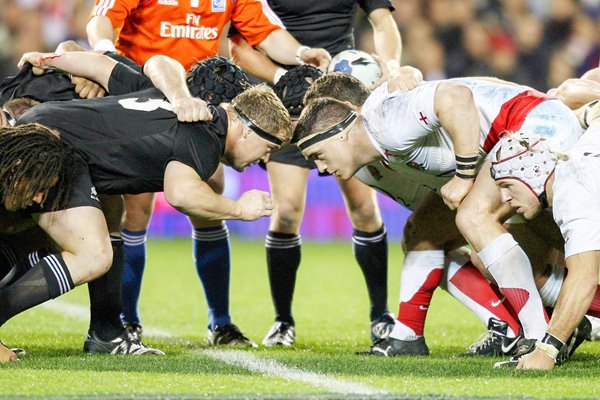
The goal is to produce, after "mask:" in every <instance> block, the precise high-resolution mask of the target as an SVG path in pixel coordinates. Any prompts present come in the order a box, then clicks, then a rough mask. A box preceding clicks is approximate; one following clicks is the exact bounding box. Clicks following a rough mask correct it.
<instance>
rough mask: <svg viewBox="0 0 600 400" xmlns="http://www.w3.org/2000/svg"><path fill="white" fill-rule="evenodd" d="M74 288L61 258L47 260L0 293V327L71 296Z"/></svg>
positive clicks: (48, 257)
mask: <svg viewBox="0 0 600 400" xmlns="http://www.w3.org/2000/svg"><path fill="white" fill-rule="evenodd" d="M74 286H75V285H74V284H73V280H72V279H71V274H70V273H69V270H68V269H67V266H66V265H65V261H64V260H63V258H62V256H61V255H60V254H52V255H49V256H47V257H44V258H43V259H41V260H40V261H39V262H38V263H36V264H35V265H34V266H33V267H32V268H31V269H30V270H29V271H27V273H25V275H23V277H21V279H19V280H18V281H16V282H15V283H13V284H12V285H11V286H8V287H6V288H4V289H2V290H0V304H2V307H0V325H2V324H4V323H5V322H6V321H8V320H9V319H10V318H12V317H13V316H15V315H17V314H19V313H21V312H23V311H25V310H28V309H30V308H31V307H34V306H37V305H38V304H41V303H43V302H45V301H48V300H50V299H54V298H56V297H58V296H60V295H61V294H64V293H66V292H68V291H69V290H71V289H73V287H74Z"/></svg>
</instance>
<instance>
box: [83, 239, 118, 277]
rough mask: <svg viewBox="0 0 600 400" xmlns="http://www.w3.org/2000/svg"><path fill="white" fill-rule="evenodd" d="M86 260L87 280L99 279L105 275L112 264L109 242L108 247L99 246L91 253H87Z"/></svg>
mask: <svg viewBox="0 0 600 400" xmlns="http://www.w3.org/2000/svg"><path fill="white" fill-rule="evenodd" d="M86 259H87V260H88V262H89V268H88V275H89V279H88V280H93V279H96V278H99V277H101V276H102V275H104V274H105V273H107V272H108V270H109V269H110V267H111V266H112V262H113V251H112V246H110V242H109V244H108V246H100V247H98V248H96V249H95V250H93V251H88V252H87V255H86Z"/></svg>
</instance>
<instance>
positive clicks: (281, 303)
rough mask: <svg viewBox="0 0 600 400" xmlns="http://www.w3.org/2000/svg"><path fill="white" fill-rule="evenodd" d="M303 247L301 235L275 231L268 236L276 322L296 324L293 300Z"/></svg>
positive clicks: (270, 281)
mask: <svg viewBox="0 0 600 400" xmlns="http://www.w3.org/2000/svg"><path fill="white" fill-rule="evenodd" d="M301 245H302V239H301V238H300V235H296V234H293V233H279V232H273V231H269V233H268V234H267V238H266V247H267V268H268V270H269V284H270V285H271V298H272V299H273V305H274V306H275V320H276V321H280V322H287V323H290V324H294V318H293V317H292V299H293V298H294V286H295V285H296V272H297V271H298V266H299V265H300V246H301Z"/></svg>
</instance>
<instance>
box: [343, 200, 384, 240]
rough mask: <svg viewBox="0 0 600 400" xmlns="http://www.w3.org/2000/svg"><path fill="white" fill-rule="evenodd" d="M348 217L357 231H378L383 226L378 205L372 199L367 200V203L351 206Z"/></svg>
mask: <svg viewBox="0 0 600 400" xmlns="http://www.w3.org/2000/svg"><path fill="white" fill-rule="evenodd" d="M348 216H349V217H350V220H351V221H352V226H353V227H354V228H355V229H358V230H361V231H365V232H373V231H376V230H377V229H379V228H380V227H381V225H382V224H383V220H382V219H381V215H380V213H379V208H378V207H377V203H375V202H373V201H372V200H371V199H365V201H362V202H360V203H358V204H352V205H349V206H348Z"/></svg>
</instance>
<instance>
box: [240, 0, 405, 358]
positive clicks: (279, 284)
mask: <svg viewBox="0 0 600 400" xmlns="http://www.w3.org/2000/svg"><path fill="white" fill-rule="evenodd" d="M268 3H269V5H270V6H271V8H272V9H273V11H274V12H275V13H276V14H277V15H278V16H279V17H280V18H281V20H282V21H283V23H284V24H285V26H286V28H287V29H288V31H289V32H290V33H291V34H292V35H293V36H294V37H295V38H296V39H298V40H300V42H301V43H303V44H306V45H307V46H315V47H323V48H326V49H327V51H329V52H330V54H331V55H332V56H333V55H335V54H337V53H339V52H340V51H342V50H347V49H352V48H354V36H353V22H354V17H355V15H356V11H357V9H358V7H360V8H362V9H363V10H364V11H365V13H366V14H367V16H368V18H369V21H370V22H371V25H372V26H373V28H374V29H373V33H374V41H375V48H376V51H377V53H378V55H379V56H380V57H381V58H382V59H383V61H384V62H385V63H386V64H387V67H388V69H389V72H388V76H389V77H390V78H395V77H397V76H398V75H399V74H401V70H400V55H401V52H402V44H401V38H400V34H399V31H398V28H397V26H396V23H395V22H394V19H393V18H392V15H391V12H390V11H391V10H393V9H394V8H393V6H392V2H391V1H389V0H341V1H340V0H307V1H302V2H299V1H294V0H269V1H268ZM231 41H232V43H233V47H232V54H233V56H234V59H235V60H236V62H237V63H238V64H239V65H240V66H241V67H242V68H244V69H245V70H246V71H248V72H250V73H251V74H253V75H256V76H257V77H259V78H261V79H264V80H266V81H272V82H274V83H277V81H278V79H279V78H280V77H281V76H282V75H283V74H284V73H285V69H283V68H280V67H277V66H276V65H274V64H273V63H271V62H268V60H267V61H265V59H266V57H265V56H264V55H262V54H260V53H257V52H255V51H254V50H253V49H252V48H251V47H250V46H249V45H248V44H247V43H246V42H245V41H244V40H243V38H242V37H241V35H233V36H232V37H231ZM300 54H301V51H300ZM296 111H297V110H296ZM292 112H294V110H292V109H290V113H292ZM313 168H315V165H314V163H313V162H312V161H307V160H305V159H304V157H303V156H302V155H301V154H300V152H299V151H298V150H297V149H295V148H293V146H292V147H289V148H287V149H284V150H283V151H281V152H279V153H278V154H276V155H274V156H273V157H272V158H271V161H270V162H269V163H268V164H267V171H268V173H269V183H270V185H271V191H272V193H273V198H274V199H275V201H276V203H277V210H276V212H275V213H274V214H273V217H272V218H271V224H270V227H269V232H268V233H267V237H266V252H267V267H268V272H269V283H270V286H271V296H272V298H273V303H274V306H275V323H274V324H273V326H272V327H271V329H270V330H269V332H268V333H267V335H266V336H265V338H264V340H263V344H264V345H267V346H273V345H278V344H281V345H287V346H290V345H292V344H293V343H294V341H295V330H294V328H295V327H294V325H295V321H294V317H293V315H292V299H293V293H294V286H295V281H296V272H297V270H298V267H299V265H300V256H301V254H300V248H301V243H302V240H301V237H300V234H299V232H300V224H301V221H302V216H303V213H304V208H305V199H306V180H307V177H308V172H309V170H310V169H313ZM338 183H339V184H340V188H341V189H342V194H343V196H344V201H345V204H346V208H347V213H348V215H349V217H350V219H351V221H352V226H353V235H352V242H353V247H354V254H355V257H356V260H357V262H358V264H359V266H360V267H361V270H362V272H363V274H364V276H365V280H366V283H367V290H368V293H369V299H370V301H371V308H370V321H371V338H372V339H373V340H375V339H378V338H380V337H384V336H386V335H387V334H388V333H389V331H390V330H391V328H392V326H393V323H394V319H393V318H392V317H391V316H390V314H389V313H388V308H387V237H386V229H385V226H384V225H383V221H382V219H381V216H380V212H379V207H378V205H377V201H376V197H375V192H374V191H373V190H372V189H370V188H369V187H367V186H366V185H364V184H362V183H361V182H359V181H358V180H357V179H355V178H353V179H351V180H349V181H347V182H343V181H341V180H339V179H338Z"/></svg>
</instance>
